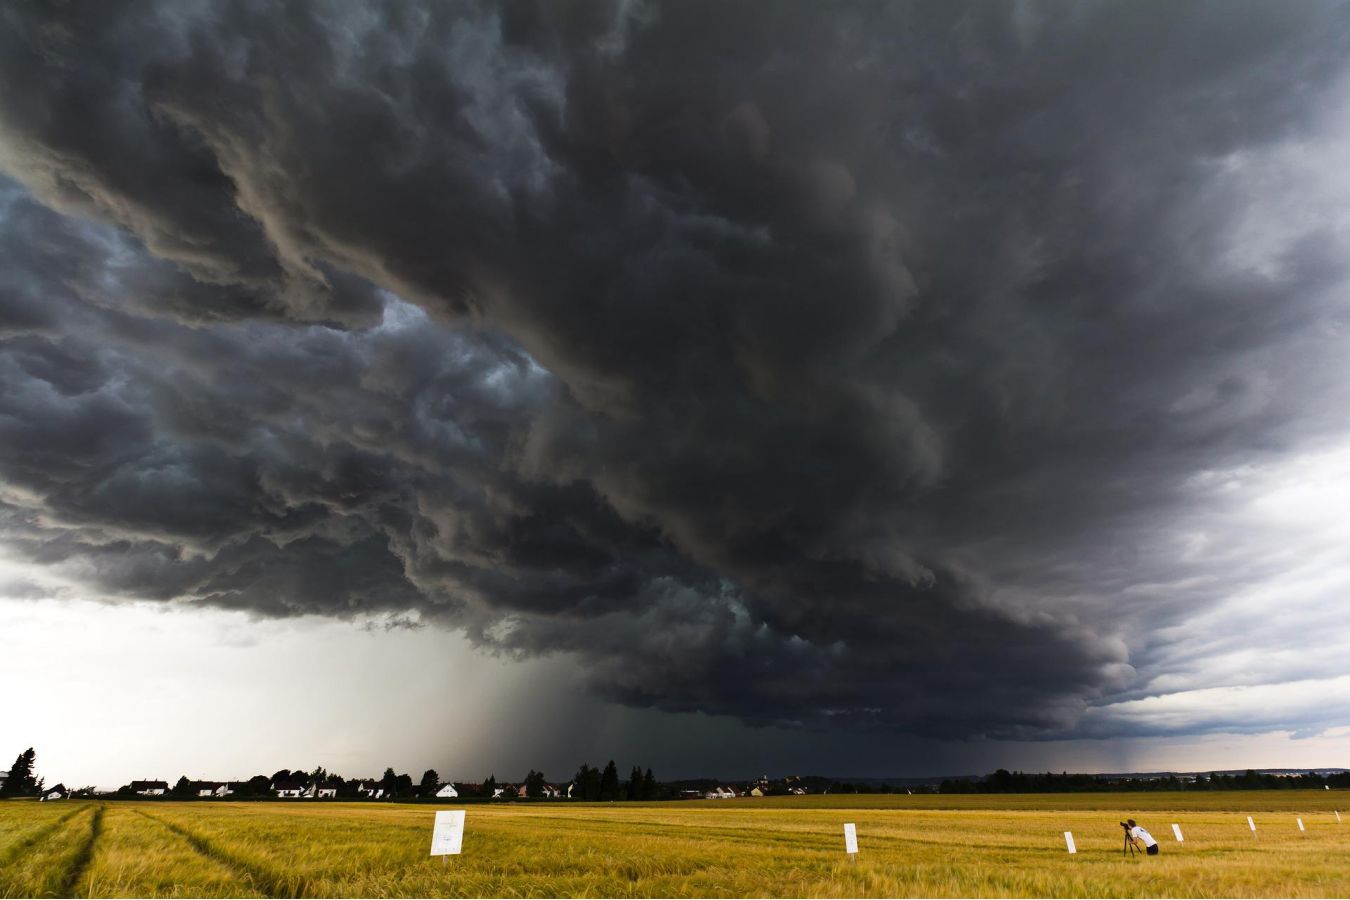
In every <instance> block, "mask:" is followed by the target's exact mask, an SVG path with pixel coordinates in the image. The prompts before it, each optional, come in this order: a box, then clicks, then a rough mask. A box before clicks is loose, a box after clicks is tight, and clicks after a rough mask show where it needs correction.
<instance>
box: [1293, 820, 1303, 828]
mask: <svg viewBox="0 0 1350 900" xmlns="http://www.w3.org/2000/svg"><path fill="white" fill-rule="evenodd" d="M1294 821H1295V822H1297V823H1298V830H1299V831H1303V830H1305V829H1304V828H1303V820H1302V819H1295V820H1294Z"/></svg>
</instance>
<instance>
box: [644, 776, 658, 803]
mask: <svg viewBox="0 0 1350 900" xmlns="http://www.w3.org/2000/svg"><path fill="white" fill-rule="evenodd" d="M659 793H660V789H659V788H658V787H657V786H656V776H655V775H653V774H652V770H651V769H648V770H647V773H646V774H645V775H643V776H642V799H643V800H657V799H659V797H658V794H659Z"/></svg>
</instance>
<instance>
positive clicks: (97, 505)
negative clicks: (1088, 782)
mask: <svg viewBox="0 0 1350 900" xmlns="http://www.w3.org/2000/svg"><path fill="white" fill-rule="evenodd" d="M1347 34H1350V6H1347V5H1345V4H1339V3H1334V2H1306V3H1299V4H1277V3H1268V2H1234V3H1226V4H1222V5H1215V6H1202V5H1175V4H1145V3H1130V2H1101V3H1074V4H1068V5H1061V4H1056V3H1049V2H1044V3H1043V2H1025V3H1016V4H984V3H975V4H963V3H950V2H932V3H927V2H921V3H912V4H895V5H887V4H882V5H876V4H856V5H850V4H819V3H814V2H802V3H784V4H780V5H778V6H777V7H776V8H775V10H774V13H773V15H772V17H769V16H767V15H766V11H765V8H764V7H763V6H761V5H757V4H743V5H727V4H722V3H716V2H706V3H705V2H702V0H681V2H661V0H625V2H610V0H596V2H593V3H592V2H581V3H576V4H563V5H558V4H536V5H531V4H504V5H499V4H495V3H492V2H483V3H472V4H462V5H459V4H441V3H427V4H421V3H390V4H386V3H379V2H371V3H335V2H324V0H314V2H295V3H288V4H284V5H275V6H271V7H268V6H265V5H264V6H256V7H255V6H250V5H248V4H243V5H239V4H216V3H212V2H203V3H194V4H181V3H174V2H148V3H126V2H107V3H100V4H96V5H93V6H89V7H85V8H81V9H79V10H75V9H74V8H70V7H63V6H52V5H47V4H34V5H31V6H27V7H24V8H22V9H16V10H13V11H10V12H9V13H8V14H7V15H5V16H4V17H0V260H2V261H3V262H0V642H2V644H0V651H2V652H0V682H2V683H5V684H7V685H8V684H18V685H20V686H21V690H18V691H13V692H11V694H12V696H13V698H14V699H12V700H11V701H10V702H11V707H10V708H7V710H6V714H5V716H4V717H3V718H2V719H0V754H4V755H6V756H8V755H9V754H10V753H17V752H19V751H21V750H22V749H24V748H25V747H27V746H29V745H32V746H34V747H35V748H36V749H37V750H38V752H39V754H40V759H41V766H40V768H41V770H42V771H43V773H44V774H49V775H50V776H51V777H53V778H56V779H59V780H63V781H66V782H67V783H70V782H72V781H76V782H94V783H98V784H100V785H102V786H115V785H116V784H117V783H121V782H122V781H125V780H127V779H130V778H133V777H144V776H153V777H166V778H167V777H176V776H177V775H178V774H189V775H211V776H213V777H242V776H246V775H250V774H255V773H257V772H267V773H270V772H271V771H274V770H275V769H278V768H283V767H287V768H289V767H294V766H297V765H302V766H306V767H313V766H315V765H320V764H322V765H324V766H326V767H328V768H329V769H332V770H336V771H340V772H344V773H346V774H351V775H370V774H374V773H378V772H379V771H381V770H382V769H383V768H384V767H385V766H387V765H392V766H394V767H396V768H399V769H401V770H407V771H409V772H410V773H412V774H414V775H417V774H419V773H420V770H421V769H422V768H425V767H427V766H432V767H435V768H437V769H438V770H443V773H444V774H447V775H453V776H454V777H456V778H461V779H479V778H482V777H484V776H486V775H487V774H489V773H490V772H493V771H495V772H496V774H498V775H499V776H501V777H510V778H518V777H520V776H522V775H523V774H524V772H525V771H526V770H527V769H528V768H531V767H533V768H541V767H542V768H544V770H545V771H546V772H548V773H549V774H550V776H552V777H557V778H561V777H564V776H566V775H570V774H571V772H572V771H574V770H575V767H576V766H577V765H578V764H579V763H581V762H583V761H585V762H589V763H591V764H597V763H603V762H604V761H605V760H607V759H609V758H611V757H612V758H614V759H615V760H616V761H617V762H618V763H619V764H620V765H621V766H627V765H632V764H641V765H644V766H646V765H650V766H652V767H653V768H654V769H655V770H656V771H657V772H658V773H659V774H661V775H663V776H667V777H669V776H683V775H708V776H717V775H724V776H740V775H751V774H759V773H764V772H768V773H775V772H777V773H782V772H786V771H798V772H812V773H819V774H831V775H841V776H847V775H895V776H903V775H929V774H947V773H953V772H955V773H972V772H982V771H988V770H990V769H992V768H995V767H998V766H1005V767H1009V768H1024V769H1033V770H1040V769H1053V770H1063V769H1076V770H1096V771H1103V770H1106V771H1119V770H1126V769H1135V770H1139V769H1207V768H1233V767H1237V768H1242V767H1247V766H1253V767H1300V766H1331V765H1336V764H1338V763H1341V764H1344V763H1346V761H1347V759H1350V753H1347V750H1350V743H1348V742H1350V734H1348V732H1347V729H1350V662H1347V661H1350V616H1348V615H1347V612H1350V517H1347V515H1346V513H1345V511H1346V510H1347V509H1350V412H1347V411H1350V352H1348V351H1350V174H1348V172H1350V170H1347V168H1346V166H1345V164H1344V160H1345V159H1346V158H1347V156H1348V155H1350V63H1348V62H1347V60H1350V54H1347V52H1346V50H1347V48H1346V38H1345V36H1346V35H1347ZM11 745H12V746H11ZM5 761H6V760H3V759H0V763H3V762H5Z"/></svg>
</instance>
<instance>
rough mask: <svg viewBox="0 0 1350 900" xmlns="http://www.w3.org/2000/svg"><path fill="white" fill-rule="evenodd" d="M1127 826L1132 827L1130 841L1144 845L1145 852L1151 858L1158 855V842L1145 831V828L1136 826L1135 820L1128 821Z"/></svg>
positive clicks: (1126, 821)
mask: <svg viewBox="0 0 1350 900" xmlns="http://www.w3.org/2000/svg"><path fill="white" fill-rule="evenodd" d="M1125 824H1126V825H1128V826H1130V840H1131V841H1133V842H1134V843H1136V844H1140V843H1142V844H1143V845H1144V852H1145V853H1147V854H1148V855H1149V856H1157V855H1158V842H1157V841H1155V840H1154V839H1153V835H1151V834H1149V833H1148V832H1147V831H1146V830H1144V828H1143V826H1141V825H1136V824H1134V819H1126V820H1125Z"/></svg>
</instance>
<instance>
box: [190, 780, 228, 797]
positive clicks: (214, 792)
mask: <svg viewBox="0 0 1350 900" xmlns="http://www.w3.org/2000/svg"><path fill="white" fill-rule="evenodd" d="M192 787H193V788H195V789H196V791H197V796H198V797H228V796H230V794H233V793H234V791H233V790H231V789H230V786H229V785H228V784H225V783H224V782H221V781H196V782H193V784H192Z"/></svg>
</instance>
